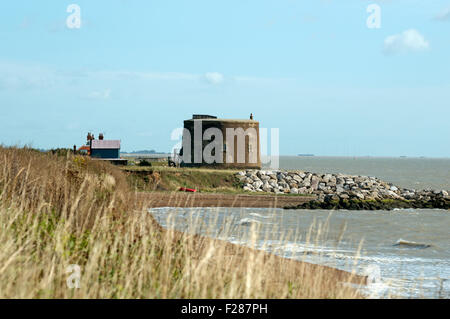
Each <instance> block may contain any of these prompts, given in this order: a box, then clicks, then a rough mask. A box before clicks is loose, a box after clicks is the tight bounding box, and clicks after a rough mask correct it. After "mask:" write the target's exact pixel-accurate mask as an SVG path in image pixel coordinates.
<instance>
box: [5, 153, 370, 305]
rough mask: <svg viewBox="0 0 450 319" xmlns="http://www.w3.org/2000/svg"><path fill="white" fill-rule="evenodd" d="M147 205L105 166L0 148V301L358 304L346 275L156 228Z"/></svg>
mask: <svg viewBox="0 0 450 319" xmlns="http://www.w3.org/2000/svg"><path fill="white" fill-rule="evenodd" d="M148 207H151V201H147V200H143V199H142V197H139V196H137V193H135V192H134V191H133V190H132V188H131V187H130V186H129V184H128V181H127V178H126V176H125V175H124V173H123V172H122V171H121V170H119V169H117V168H115V167H113V166H112V165H109V164H106V163H102V162H97V161H91V160H89V159H87V158H85V157H78V156H72V155H70V154H68V155H67V156H66V157H58V156H57V155H51V154H42V153H39V152H36V151H34V150H32V149H27V148H22V149H19V148H4V147H0V298H360V297H361V296H360V295H359V294H358V293H357V291H355V290H354V289H352V288H350V287H348V286H346V285H343V284H342V282H354V283H361V281H362V280H363V278H360V277H358V276H356V275H352V274H348V273H345V272H341V271H338V270H335V269H332V268H328V267H322V266H317V265H312V264H308V263H302V262H298V261H294V260H289V259H285V258H281V257H278V256H276V255H274V254H268V253H266V252H264V251H261V250H256V249H252V248H251V247H250V248H249V247H242V246H238V245H233V244H230V243H226V242H224V241H221V240H216V239H209V238H206V237H201V236H198V235H195V234H191V233H188V232H178V231H175V230H166V229H162V228H161V227H160V226H159V224H158V223H157V222H156V221H155V219H154V218H153V217H152V216H151V214H149V213H148V212H147V208H148ZM224 231H226V230H224ZM70 265H78V266H79V267H80V270H81V272H80V286H79V288H75V289H71V288H69V286H68V279H70V278H71V277H70V275H71V273H70V272H68V271H69V270H70V269H71V268H69V266H70Z"/></svg>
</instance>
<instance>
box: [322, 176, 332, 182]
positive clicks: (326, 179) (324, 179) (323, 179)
mask: <svg viewBox="0 0 450 319" xmlns="http://www.w3.org/2000/svg"><path fill="white" fill-rule="evenodd" d="M331 177H332V175H331V174H325V175H324V176H323V178H322V181H323V182H324V183H328V182H329V181H330V179H331Z"/></svg>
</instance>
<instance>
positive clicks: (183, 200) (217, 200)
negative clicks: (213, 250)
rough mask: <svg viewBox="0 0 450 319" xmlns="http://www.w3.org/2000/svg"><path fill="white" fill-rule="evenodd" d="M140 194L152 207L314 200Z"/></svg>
mask: <svg viewBox="0 0 450 319" xmlns="http://www.w3.org/2000/svg"><path fill="white" fill-rule="evenodd" d="M138 196H139V197H140V198H141V199H143V200H146V201H148V202H149V205H150V207H254V208H283V207H286V206H291V207H292V206H297V205H300V204H304V203H307V202H309V201H311V200H313V199H314V198H315V197H307V196H280V195H278V196H277V195H244V194H215V193H214V194H213V193H185V192H149V193H139V194H138Z"/></svg>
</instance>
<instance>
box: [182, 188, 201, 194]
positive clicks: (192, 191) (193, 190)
mask: <svg viewBox="0 0 450 319" xmlns="http://www.w3.org/2000/svg"><path fill="white" fill-rule="evenodd" d="M196 191H197V190H196V189H193V188H186V187H181V188H180V192H191V193H195V192H196Z"/></svg>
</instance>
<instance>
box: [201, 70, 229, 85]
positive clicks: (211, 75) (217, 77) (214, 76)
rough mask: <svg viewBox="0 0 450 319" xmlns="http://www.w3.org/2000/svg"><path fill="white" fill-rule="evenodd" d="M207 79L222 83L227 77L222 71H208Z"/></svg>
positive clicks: (209, 81)
mask: <svg viewBox="0 0 450 319" xmlns="http://www.w3.org/2000/svg"><path fill="white" fill-rule="evenodd" d="M205 80H206V81H207V82H208V83H211V84H220V83H222V82H223V81H224V80H225V77H224V76H223V74H222V73H218V72H208V73H205Z"/></svg>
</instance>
